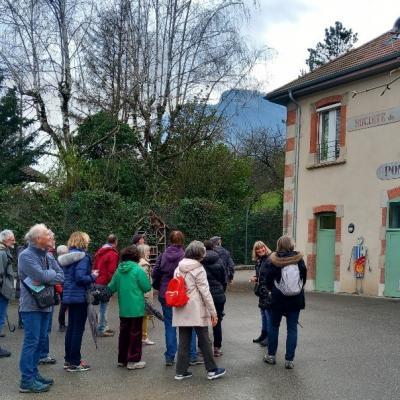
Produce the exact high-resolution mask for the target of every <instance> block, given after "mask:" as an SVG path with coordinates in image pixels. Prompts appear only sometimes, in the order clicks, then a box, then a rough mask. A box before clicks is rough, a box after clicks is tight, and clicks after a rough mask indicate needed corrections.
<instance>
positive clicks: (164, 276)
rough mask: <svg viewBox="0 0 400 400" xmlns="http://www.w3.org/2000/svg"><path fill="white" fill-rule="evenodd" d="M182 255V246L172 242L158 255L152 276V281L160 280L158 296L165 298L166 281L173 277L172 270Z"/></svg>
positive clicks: (183, 253)
mask: <svg viewBox="0 0 400 400" xmlns="http://www.w3.org/2000/svg"><path fill="white" fill-rule="evenodd" d="M184 256H185V252H184V250H183V246H180V245H175V244H173V245H171V246H168V247H167V249H166V250H165V252H164V253H163V254H161V255H160V256H159V257H158V259H157V261H156V263H155V265H154V269H153V273H152V278H153V281H157V280H159V281H160V294H159V295H160V297H162V298H165V291H166V290H167V286H168V283H169V281H170V280H171V279H172V278H173V276H174V271H175V269H176V267H177V266H178V264H179V262H180V261H181V260H182V259H183V257H184Z"/></svg>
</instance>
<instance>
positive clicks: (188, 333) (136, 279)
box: [0, 224, 234, 393]
mask: <svg viewBox="0 0 400 400" xmlns="http://www.w3.org/2000/svg"><path fill="white" fill-rule="evenodd" d="M25 241H26V243H27V245H26V246H25V248H24V249H23V250H22V251H21V252H20V253H19V256H18V277H19V280H20V282H21V285H20V300H19V313H20V316H21V319H22V324H23V327H24V341H23V345H22V350H21V356H20V364H19V366H20V371H21V382H20V388H19V389H20V392H23V393H29V392H34V393H40V392H45V391H48V390H49V388H50V387H51V385H53V383H54V381H53V379H51V378H47V377H44V376H43V375H41V374H40V372H39V369H38V365H39V364H40V363H55V362H56V360H55V358H54V357H51V356H50V355H49V335H50V331H51V325H52V315H53V310H54V305H55V304H58V301H57V300H59V299H60V298H61V306H60V315H59V322H60V330H61V331H64V330H65V331H66V332H65V356H64V369H65V370H66V371H68V372H82V371H88V370H89V369H90V366H89V365H88V364H87V363H86V362H84V361H83V359H82V355H81V345H82V337H83V333H84V329H85V324H86V320H87V315H88V314H87V313H88V292H89V291H90V289H91V288H99V289H104V288H107V290H108V292H109V293H116V295H117V296H118V305H119V317H120V327H119V328H120V330H119V341H118V366H119V367H124V368H127V369H130V370H134V369H141V368H144V367H145V365H146V363H145V361H143V360H142V345H143V344H145V345H152V344H154V342H153V341H151V340H150V338H149V335H148V329H147V327H148V320H149V318H150V316H149V315H146V311H145V310H146V308H145V302H146V301H147V302H150V303H151V302H152V301H153V299H152V296H153V293H152V288H155V289H157V290H158V293H159V301H160V304H161V306H162V311H163V317H164V327H165V344H166V351H165V365H166V366H172V365H174V364H175V356H176V354H177V359H176V374H175V379H176V380H182V379H185V378H190V377H191V376H192V374H191V372H190V371H189V370H188V368H189V366H190V365H197V364H204V365H205V368H206V370H207V378H208V379H210V380H211V379H217V378H219V377H221V376H223V375H224V374H225V369H224V368H219V367H218V366H217V364H216V362H215V358H217V357H220V356H222V319H223V316H224V305H225V301H226V297H225V291H226V288H227V285H228V283H229V282H231V281H232V279H233V275H234V263H233V260H232V258H231V256H230V254H229V252H228V251H227V250H226V249H224V248H223V247H222V245H221V238H220V237H213V238H211V239H210V240H208V241H205V242H204V243H203V242H200V241H193V242H191V243H190V244H189V245H188V246H187V247H186V248H185V247H184V235H183V233H182V232H180V231H172V232H171V234H170V244H169V246H168V247H167V248H166V250H165V251H164V252H163V253H162V254H161V255H160V256H159V257H158V259H157V261H156V263H155V265H154V267H152V265H151V263H150V262H149V255H150V247H149V246H148V245H147V244H146V243H145V237H144V236H143V235H135V236H134V237H133V240H132V245H130V246H128V247H126V248H124V249H123V250H122V251H121V252H120V253H119V252H118V250H117V248H118V239H117V237H116V236H115V235H109V237H108V239H107V243H106V244H105V245H104V246H102V247H101V248H100V249H99V250H98V251H97V252H96V254H95V256H94V258H93V261H92V258H91V256H90V255H89V253H88V247H89V243H90V238H89V236H88V234H86V233H85V232H79V231H78V232H73V233H72V234H71V236H70V238H69V240H68V243H67V246H65V245H61V246H58V247H57V248H56V246H55V237H54V234H53V232H51V230H49V229H48V228H47V227H46V226H45V225H44V224H36V225H34V226H33V227H31V229H30V230H29V231H28V233H27V234H26V236H25ZM14 244H15V237H14V234H13V232H12V231H9V230H5V231H2V232H0V289H1V292H0V331H1V329H2V327H3V325H4V321H5V316H6V312H7V305H8V301H9V300H10V299H11V298H12V297H13V292H14V272H13V268H12V262H13V260H12V256H11V251H10V250H11V249H12V247H13V246H14ZM178 275H182V276H184V280H185V284H186V291H187V296H188V302H187V304H186V305H185V306H183V307H179V308H178V307H170V306H168V304H167V303H166V300H165V294H166V291H167V287H168V283H169V282H170V281H171V279H172V278H173V277H176V276H178ZM107 304H108V300H104V301H101V302H100V306H99V323H98V326H97V336H100V337H109V336H113V335H114V331H113V330H111V329H110V328H109V326H108V321H107ZM66 310H68V323H67V324H66V323H65V312H66ZM209 325H211V326H212V327H213V341H211V339H210V337H209V333H208V327H209ZM177 328H178V329H179V343H178V341H177V332H176V330H177ZM197 345H198V347H199V349H200V352H198V351H197ZM10 355H11V354H10V352H9V351H7V350H5V349H3V348H0V357H8V356H10Z"/></svg>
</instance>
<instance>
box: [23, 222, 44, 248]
mask: <svg viewBox="0 0 400 400" xmlns="http://www.w3.org/2000/svg"><path fill="white" fill-rule="evenodd" d="M48 230H49V229H48V228H47V226H46V225H45V224H36V225H33V226H32V227H31V228H30V229H29V231H28V232H27V233H26V235H25V241H26V242H29V243H35V242H36V241H37V239H38V238H39V237H40V236H41V234H42V233H43V232H44V231H46V232H48Z"/></svg>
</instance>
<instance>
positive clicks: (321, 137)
mask: <svg viewBox="0 0 400 400" xmlns="http://www.w3.org/2000/svg"><path fill="white" fill-rule="evenodd" d="M340 106H341V104H340V103H335V104H331V105H329V106H326V107H321V108H318V109H317V110H316V111H317V113H318V148H317V154H318V161H319V162H324V161H335V160H336V159H337V158H338V157H339V150H340V147H339V133H340Z"/></svg>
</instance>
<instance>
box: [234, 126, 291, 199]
mask: <svg viewBox="0 0 400 400" xmlns="http://www.w3.org/2000/svg"><path fill="white" fill-rule="evenodd" d="M230 144H231V146H232V147H233V149H234V150H235V151H236V152H237V153H238V154H240V155H241V156H244V157H249V158H251V159H252V160H253V161H254V166H253V179H254V181H255V183H256V186H257V187H259V191H260V192H261V193H263V192H265V191H271V190H276V189H281V188H282V187H283V170H284V161H285V152H284V144H285V138H284V134H283V132H281V131H280V129H279V128H277V129H276V130H272V129H270V128H257V129H250V130H248V131H246V132H241V133H239V134H237V135H236V138H235V141H234V142H232V143H230Z"/></svg>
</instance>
